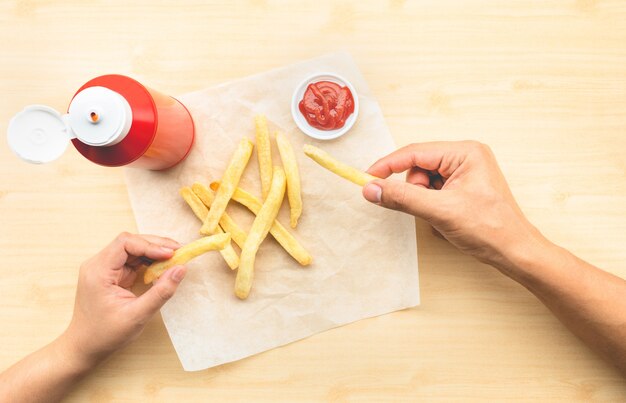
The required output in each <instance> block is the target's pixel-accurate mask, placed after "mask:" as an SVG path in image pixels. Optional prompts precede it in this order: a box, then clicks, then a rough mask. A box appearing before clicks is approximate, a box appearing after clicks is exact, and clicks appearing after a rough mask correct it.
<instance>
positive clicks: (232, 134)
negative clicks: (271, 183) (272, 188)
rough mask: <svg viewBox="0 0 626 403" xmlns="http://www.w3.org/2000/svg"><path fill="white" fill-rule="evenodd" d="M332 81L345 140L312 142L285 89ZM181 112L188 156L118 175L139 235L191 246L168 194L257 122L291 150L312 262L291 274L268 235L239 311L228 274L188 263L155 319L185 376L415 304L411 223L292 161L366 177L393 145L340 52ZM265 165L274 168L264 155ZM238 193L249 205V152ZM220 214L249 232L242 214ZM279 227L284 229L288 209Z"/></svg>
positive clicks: (186, 225) (194, 230)
mask: <svg viewBox="0 0 626 403" xmlns="http://www.w3.org/2000/svg"><path fill="white" fill-rule="evenodd" d="M319 72H335V73H337V74H339V75H342V76H344V77H345V78H347V79H348V80H350V81H351V82H352V84H353V85H354V87H355V89H356V91H357V93H358V96H359V101H360V115H359V118H358V120H357V122H356V124H355V126H354V127H353V128H352V130H351V131H350V132H348V134H346V135H345V136H343V137H341V138H339V139H336V140H331V141H315V140H313V139H310V138H309V137H307V136H305V135H304V134H303V133H301V132H300V131H299V130H298V128H297V127H296V125H295V123H294V122H293V120H292V118H291V114H290V101H291V96H292V92H293V91H294V89H295V87H296V86H297V85H298V84H299V83H300V81H302V80H303V79H305V78H306V77H308V76H309V75H311V74H314V73H319ZM178 99H180V101H181V102H182V103H183V104H184V105H185V106H187V108H189V110H190V112H191V114H192V116H193V118H194V121H195V127H196V140H195V144H194V147H193V149H192V151H191V153H190V154H189V156H188V158H187V159H186V160H185V161H184V162H183V163H181V164H179V165H178V166H176V167H174V168H172V169H170V170H167V171H165V172H153V171H147V170H138V169H126V171H125V173H126V179H127V183H128V193H129V196H130V201H131V204H132V208H133V211H134V213H135V218H136V220H137V227H138V229H139V231H140V232H141V233H151V234H159V235H162V236H168V237H172V238H174V239H176V240H178V241H180V242H182V243H186V242H189V241H192V240H193V239H196V238H198V236H199V235H198V229H199V228H200V221H199V220H197V219H196V217H195V216H194V215H193V213H192V212H191V210H190V209H189V208H188V207H187V206H186V205H185V203H184V202H183V200H182V199H181V198H180V197H179V195H178V189H179V188H180V187H182V186H185V185H191V184H192V183H193V182H194V181H201V182H204V183H205V184H208V183H209V182H210V181H211V180H217V179H219V178H220V176H221V174H222V172H223V170H224V169H225V167H226V165H227V162H228V160H229V158H230V156H231V154H232V152H233V151H234V149H235V146H236V144H237V143H238V142H239V140H240V139H241V138H242V137H243V136H247V137H249V138H250V139H251V140H253V141H254V122H253V116H254V115H255V114H257V113H264V114H265V115H266V116H267V118H268V122H269V126H270V131H273V130H275V129H278V128H280V129H282V130H283V131H285V132H286V133H287V134H288V135H289V137H290V139H291V142H292V144H293V146H294V148H295V150H296V154H297V158H298V163H299V166H300V171H301V176H302V190H303V204H304V212H303V215H302V217H301V218H300V222H299V224H298V227H297V229H295V230H292V232H293V233H294V234H295V236H296V237H297V238H298V239H299V240H300V241H301V242H302V244H303V245H304V246H305V247H306V248H307V249H308V250H309V251H310V252H311V254H312V255H313V258H314V261H313V263H312V265H310V266H308V267H301V266H299V265H298V264H297V263H296V262H295V260H293V259H292V258H291V257H290V256H289V255H288V254H287V253H286V252H285V251H284V250H282V248H281V247H280V245H278V244H277V243H276V241H275V240H274V239H273V238H272V237H271V236H270V235H268V238H267V239H266V240H265V241H264V243H263V244H262V245H261V248H260V251H259V254H258V257H257V259H256V264H255V277H254V285H253V288H252V292H251V294H250V297H249V298H248V299H247V300H246V301H240V300H238V299H237V298H236V297H235V296H234V294H233V287H234V279H235V273H234V272H232V271H231V270H230V269H228V267H227V266H226V264H225V263H224V261H223V259H222V257H221V255H220V254H219V253H216V252H213V253H208V254H206V255H204V256H202V257H199V258H197V259H195V260H193V261H192V262H190V263H189V264H188V267H189V271H188V274H187V277H186V278H185V280H184V281H183V283H182V284H181V285H180V288H179V289H178V292H177V293H176V295H175V296H174V298H172V300H170V301H169V302H168V303H167V304H166V305H165V306H164V307H163V308H162V309H161V313H162V316H163V321H164V322H165V326H166V327H167V331H168V333H169V335H170V337H171V339H172V342H173V344H174V347H175V349H176V352H177V353H178V357H179V358H180V361H181V363H182V365H183V368H184V369H185V370H187V371H195V370H201V369H205V368H209V367H212V366H216V365H220V364H223V363H226V362H230V361H235V360H239V359H241V358H244V357H248V356H250V355H253V354H257V353H260V352H262V351H266V350H269V349H272V348H274V347H278V346H281V345H284V344H287V343H290V342H293V341H296V340H299V339H302V338H305V337H308V336H311V335H313V334H315V333H319V332H322V331H324V330H327V329H330V328H333V327H336V326H341V325H344V324H347V323H350V322H354V321H357V320H359V319H363V318H368V317H372V316H377V315H381V314H384V313H388V312H392V311H395V310H399V309H403V308H407V307H412V306H415V305H418V304H419V285H418V271H417V250H416V242H415V225H414V220H413V218H412V217H409V216H407V215H404V214H401V213H398V212H394V211H389V210H385V209H383V208H380V207H377V206H374V205H372V204H370V203H368V202H367V201H365V200H364V199H363V198H362V196H361V189H360V188H359V187H358V186H356V185H354V184H351V183H349V182H347V181H345V180H344V179H342V178H339V177H337V176H335V175H334V174H331V173H330V172H328V171H326V170H325V169H323V168H321V167H320V166H318V165H317V164H315V163H314V162H313V161H311V160H309V159H308V158H307V157H306V156H305V155H304V154H303V153H302V152H301V149H302V145H303V144H305V143H309V144H313V145H315V146H318V147H320V148H322V149H324V150H326V151H328V152H329V153H330V154H331V155H335V156H336V157H338V158H340V159H342V160H343V161H345V162H347V163H349V164H352V165H354V166H356V167H360V168H363V169H365V168H367V167H368V166H369V165H370V164H371V163H373V162H374V161H375V160H376V159H377V158H379V157H380V156H382V155H385V154H386V153H388V152H390V151H391V150H393V149H394V143H393V140H392V138H391V135H390V134H389V131H388V129H387V127H386V126H385V122H384V119H383V116H382V112H381V110H380V108H379V106H378V104H377V102H376V100H375V99H374V98H373V96H372V94H371V92H370V90H369V88H368V86H367V84H366V83H365V80H364V79H363V77H362V76H361V74H360V72H359V71H358V68H357V66H356V65H355V63H354V61H353V60H352V58H351V57H350V55H349V54H347V53H335V54H330V55H327V56H323V57H320V58H317V59H312V60H308V61H304V62H301V63H298V64H294V65H291V66H287V67H284V68H280V69H276V70H272V71H269V72H266V73H262V74H258V75H255V76H251V77H248V78H244V79H241V80H237V81H232V82H228V83H225V84H222V85H219V86H217V87H213V88H209V89H206V90H203V91H198V92H193V93H190V94H186V95H183V96H181V97H179V98H178ZM273 147H274V149H273V155H272V157H273V161H274V163H279V162H280V157H279V154H278V152H277V150H276V147H275V144H274V145H273ZM254 155H255V156H254V157H253V158H252V159H251V160H250V163H249V165H248V167H247V169H246V172H245V173H244V177H243V178H242V182H241V184H240V186H241V187H243V188H245V189H247V190H249V191H251V192H253V193H255V194H256V195H260V186H259V179H258V165H257V160H256V150H255V152H254ZM235 204H236V203H234V202H231V203H230V204H229V208H228V210H227V211H228V212H229V213H230V214H231V215H232V216H233V218H234V219H235V220H236V221H237V222H238V223H240V225H241V226H242V227H243V228H244V229H246V230H248V229H249V228H250V224H251V223H252V220H253V217H252V215H251V214H250V213H249V212H247V211H246V210H244V209H243V208H241V207H240V206H236V205H235ZM279 217H280V220H281V222H282V223H283V224H284V225H285V227H288V228H290V227H289V218H288V204H287V202H285V203H284V204H283V206H282V210H281V212H280V215H279Z"/></svg>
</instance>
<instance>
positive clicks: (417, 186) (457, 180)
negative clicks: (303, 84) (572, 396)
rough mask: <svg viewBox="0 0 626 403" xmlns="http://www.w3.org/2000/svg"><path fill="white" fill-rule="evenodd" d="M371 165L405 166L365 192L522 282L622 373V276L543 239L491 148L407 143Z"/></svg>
mask: <svg viewBox="0 0 626 403" xmlns="http://www.w3.org/2000/svg"><path fill="white" fill-rule="evenodd" d="M368 172H369V173H370V174H372V175H374V176H376V177H379V178H388V177H389V176H390V175H391V174H392V173H401V172H406V181H405V182H401V181H395V180H389V179H380V180H378V179H377V180H375V181H372V182H370V183H369V184H367V185H366V186H364V188H363V196H364V197H365V198H366V199H367V200H368V201H370V202H372V203H376V204H378V205H380V206H383V207H387V208H390V209H394V210H399V211H403V212H405V213H408V214H411V215H413V216H415V217H418V218H421V219H423V220H426V221H427V222H429V223H430V224H431V225H432V227H433V229H434V231H435V232H436V233H437V234H439V235H440V236H442V237H444V238H445V239H447V240H448V241H450V242H451V243H452V244H453V245H454V246H456V247H457V248H458V249H459V250H461V251H462V252H464V253H466V254H469V255H472V256H474V257H476V258H477V259H479V260H480V261H482V262H484V263H487V264H489V265H492V266H493V267H495V268H496V269H498V270H500V271H501V272H502V273H503V274H505V275H506V276H508V277H510V278H511V279H513V280H515V281H517V282H518V283H520V284H521V285H523V286H524V287H526V288H527V289H528V290H529V291H530V292H532V293H533V294H534V295H535V296H537V298H539V300H541V302H543V303H544V304H545V305H546V306H547V307H548V308H549V309H550V310H551V311H552V312H553V313H554V314H555V315H556V316H557V317H558V318H559V319H560V320H561V321H562V322H563V323H564V324H565V326H567V327H568V328H569V329H570V330H571V331H572V332H573V333H574V334H576V335H577V336H578V337H579V338H580V339H581V340H582V341H584V342H585V343H586V344H588V345H589V346H590V347H591V348H593V349H594V350H595V351H597V352H598V353H599V354H600V355H602V356H603V357H604V358H605V359H606V360H607V361H609V362H611V363H612V364H614V365H615V366H616V367H617V368H618V369H619V370H620V371H621V372H622V374H624V375H626V281H625V280H624V279H622V278H619V277H617V276H614V275H612V274H609V273H607V272H605V271H602V270H600V269H598V268H597V267H595V266H593V265H591V264H589V263H587V262H584V261H582V260H581V259H579V258H577V257H576V256H574V255H572V254H571V253H570V252H568V251H567V250H565V249H563V248H560V247H558V246H557V245H555V244H553V243H552V242H550V241H549V240H548V239H546V238H545V237H544V236H543V235H542V234H541V233H540V232H539V231H538V230H537V229H536V228H535V227H534V226H533V225H532V224H531V223H530V222H529V221H528V220H527V219H526V217H525V216H524V214H523V213H522V211H521V210H520V208H519V206H518V205H517V203H516V202H515V199H514V198H513V195H512V194H511V191H510V189H509V186H508V184H507V182H506V180H505V179H504V176H503V175H502V172H501V171H500V168H499V167H498V163H497V162H496V159H495V157H494V155H493V153H492V152H491V150H490V149H489V147H487V146H486V145H484V144H480V143H476V142H438V143H423V144H411V145H409V146H406V147H404V148H401V149H399V150H397V151H395V152H393V153H391V154H390V155H388V156H386V157H384V158H382V159H380V160H379V161H377V162H376V163H375V164H374V165H372V166H371V167H370V169H369V170H368ZM476 212H480V213H478V214H477V213H476ZM486 212H488V213H486Z"/></svg>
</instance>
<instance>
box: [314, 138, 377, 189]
mask: <svg viewBox="0 0 626 403" xmlns="http://www.w3.org/2000/svg"><path fill="white" fill-rule="evenodd" d="M303 150H304V153H305V154H306V155H307V157H309V158H311V159H312V160H313V161H315V162H317V163H318V164H320V165H321V166H323V167H324V168H326V169H328V170H329V171H330V172H332V173H334V174H336V175H339V176H341V177H342V178H345V179H347V180H349V181H350V182H352V183H355V184H357V185H359V186H365V185H366V184H367V183H368V182H371V181H373V180H374V179H378V178H376V177H375V176H372V175H370V174H368V173H365V172H362V171H359V170H358V169H356V168H354V167H351V166H350V165H347V164H344V163H343V162H340V161H337V160H336V159H334V158H333V157H331V156H330V155H329V154H328V153H327V152H325V151H322V150H320V149H319V148H317V147H313V146H312V145H309V144H305V145H304V147H303Z"/></svg>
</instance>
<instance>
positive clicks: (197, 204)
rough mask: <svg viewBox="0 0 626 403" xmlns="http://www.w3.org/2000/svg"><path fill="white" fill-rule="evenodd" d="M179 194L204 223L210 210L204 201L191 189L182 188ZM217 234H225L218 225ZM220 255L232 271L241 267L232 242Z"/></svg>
mask: <svg viewBox="0 0 626 403" xmlns="http://www.w3.org/2000/svg"><path fill="white" fill-rule="evenodd" d="M179 193H180V195H181V196H182V197H183V199H184V200H185V201H186V202H187V204H188V205H189V207H191V210H192V211H193V213H194V214H195V215H196V217H198V219H199V220H200V221H204V219H205V218H206V216H207V214H209V209H208V208H207V207H206V206H205V205H204V203H202V200H200V198H199V197H198V196H196V194H195V193H194V192H193V191H192V190H191V188H189V187H183V188H181V189H180V190H179ZM220 222H221V220H220ZM216 233H217V234H222V233H224V230H223V229H222V228H221V227H220V226H219V225H218V226H217V232H216ZM206 235H211V234H206ZM231 236H232V234H231ZM220 254H221V255H222V257H223V258H224V260H225V261H226V264H227V265H228V267H230V268H231V270H235V269H236V268H237V267H239V256H237V252H235V249H233V246H232V245H231V244H230V242H228V245H226V247H225V248H224V249H222V250H220Z"/></svg>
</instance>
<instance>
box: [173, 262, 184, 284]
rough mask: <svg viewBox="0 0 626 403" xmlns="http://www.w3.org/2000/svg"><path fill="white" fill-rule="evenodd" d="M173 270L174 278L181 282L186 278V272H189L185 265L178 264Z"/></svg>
mask: <svg viewBox="0 0 626 403" xmlns="http://www.w3.org/2000/svg"><path fill="white" fill-rule="evenodd" d="M172 270H174V272H173V273H172V280H174V281H175V282H177V283H180V282H181V281H183V279H184V278H185V274H187V268H186V267H185V266H176V267H174V268H173V269H172Z"/></svg>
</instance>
